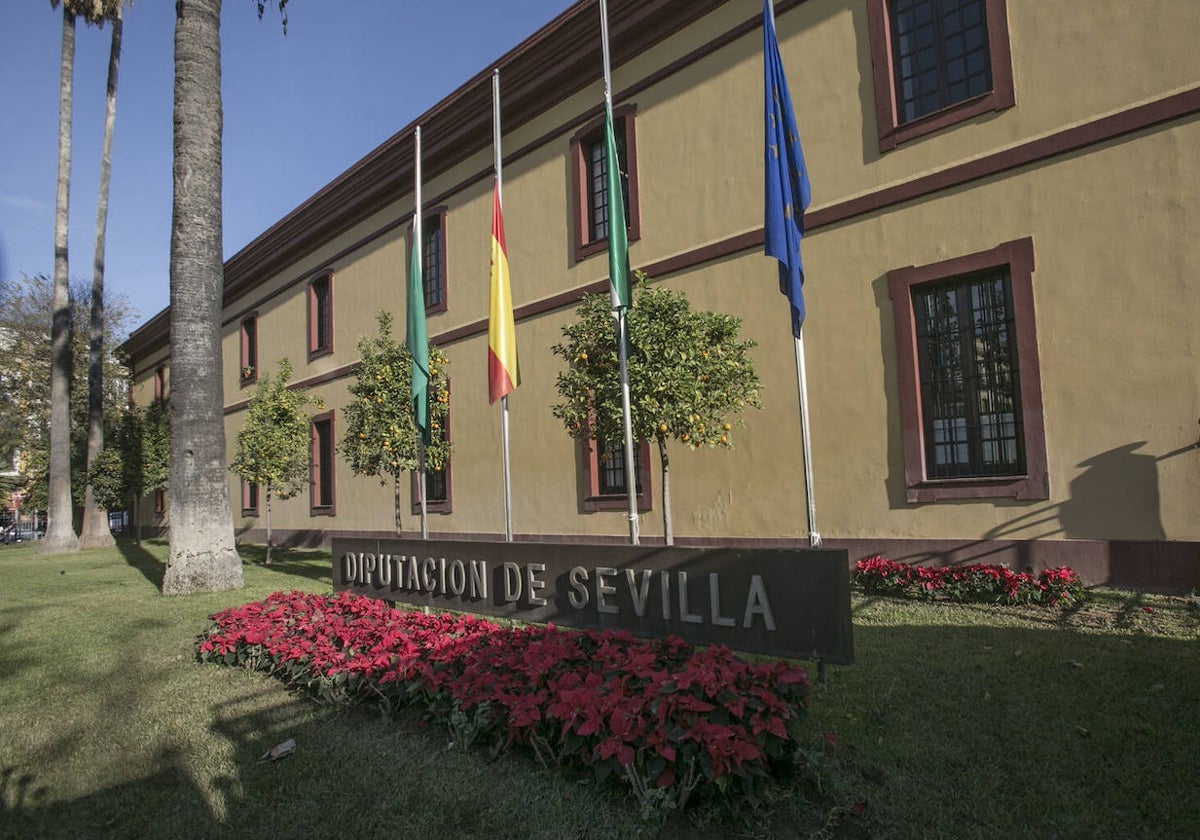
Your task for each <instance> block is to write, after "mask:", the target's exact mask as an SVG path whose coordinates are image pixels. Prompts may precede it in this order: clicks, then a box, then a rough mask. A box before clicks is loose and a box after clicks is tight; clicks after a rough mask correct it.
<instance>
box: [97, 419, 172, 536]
mask: <svg viewBox="0 0 1200 840" xmlns="http://www.w3.org/2000/svg"><path fill="white" fill-rule="evenodd" d="M170 454H171V412H170V410H169V409H168V408H167V406H166V404H165V403H161V402H156V403H152V404H151V405H150V407H149V408H141V407H140V406H133V407H131V408H130V409H129V410H128V411H127V412H126V413H125V414H124V415H122V416H121V419H120V421H119V422H118V423H117V425H116V427H115V428H113V429H112V430H111V432H109V433H108V434H106V436H105V439H104V449H102V450H101V451H100V455H99V456H98V457H97V458H96V463H95V464H94V465H93V466H92V468H91V470H89V471H88V482H89V483H90V485H91V487H92V490H93V492H94V493H95V494H96V500H97V501H98V502H99V503H100V505H101V506H103V507H104V508H105V509H106V510H117V509H119V508H121V507H123V506H124V505H125V504H126V503H127V502H128V501H130V500H132V508H133V509H132V511H131V513H132V517H133V527H134V531H133V533H134V541H135V542H136V543H137V544H138V545H141V544H142V517H141V499H142V497H143V496H145V495H147V494H148V493H154V492H157V491H159V490H166V489H167V482H168V481H169V479H170V470H169V468H168V467H169V460H170Z"/></svg>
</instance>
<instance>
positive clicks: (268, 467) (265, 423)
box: [229, 358, 325, 564]
mask: <svg viewBox="0 0 1200 840" xmlns="http://www.w3.org/2000/svg"><path fill="white" fill-rule="evenodd" d="M291 378H292V363H291V362H290V361H288V360H287V359H286V358H283V359H280V360H279V372H278V374H276V376H275V377H274V378H272V377H271V375H270V374H269V373H262V374H261V375H260V376H259V377H258V384H257V385H255V386H254V393H253V394H252V395H251V396H250V405H249V406H248V407H247V409H246V422H245V424H244V425H243V426H242V428H241V431H239V432H238V436H237V451H236V452H235V453H234V456H233V461H232V462H231V463H230V465H229V469H230V470H232V471H233V473H234V474H235V475H237V477H238V478H240V479H242V480H243V481H247V482H249V483H251V484H257V485H258V486H259V487H261V488H262V489H263V492H264V494H265V496H266V514H267V515H266V524H267V557H266V560H265V562H266V563H267V564H270V562H271V548H272V541H271V500H272V499H273V498H280V499H290V498H291V497H292V496H295V495H296V494H297V493H299V492H300V490H301V489H303V487H304V485H305V483H306V480H307V479H308V474H309V472H308V471H309V463H310V461H309V458H310V453H309V442H310V440H311V438H310V435H311V431H310V429H311V424H312V418H311V417H309V415H308V413H307V411H306V409H307V407H308V406H309V405H315V406H316V407H317V408H324V407H325V403H324V402H323V401H322V400H320V399H319V398H316V397H312V396H309V394H308V392H307V391H306V390H305V389H303V388H297V387H295V386H289V385H288V380H290V379H291Z"/></svg>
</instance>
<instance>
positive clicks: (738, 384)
mask: <svg viewBox="0 0 1200 840" xmlns="http://www.w3.org/2000/svg"><path fill="white" fill-rule="evenodd" d="M638 280H639V282H638V286H637V295H636V300H635V304H634V306H633V307H631V308H630V310H629V321H628V323H629V343H630V350H629V364H628V368H629V392H630V404H631V406H632V415H633V438H634V440H635V441H638V440H651V439H653V440H656V441H657V442H658V452H659V456H660V458H661V461H662V487H663V490H662V504H663V529H664V532H665V534H666V540H667V544H668V545H673V544H674V542H675V534H674V528H673V525H672V520H671V484H670V470H669V465H670V462H669V460H668V458H667V440H668V439H673V440H677V441H679V442H680V443H682V444H683V445H684V446H687V447H688V448H689V449H698V448H700V447H702V446H703V447H709V448H723V449H729V448H731V447H732V446H733V425H734V424H735V423H736V424H738V425H741V423H742V421H741V420H740V419H737V420H734V421H733V422H731V421H730V419H729V418H730V416H732V415H734V414H736V413H737V412H740V411H742V410H743V409H745V408H747V407H750V406H752V407H754V408H760V407H761V402H760V401H759V396H758V391H759V388H760V387H761V386H760V383H759V380H758V374H757V373H755V371H754V365H753V363H752V362H751V359H750V354H749V351H750V349H751V348H752V347H754V346H755V343H754V342H753V341H751V340H745V341H742V340H740V339H739V338H738V331H739V330H740V329H741V324H742V322H741V319H739V318H735V317H733V316H731V315H721V314H718V313H715V312H697V311H694V310H693V309H692V308H691V304H690V303H689V302H688V299H687V297H686V296H685V295H684V294H683V292H678V291H673V290H671V289H667V288H662V287H660V288H654V287H652V286H651V285H650V283H649V281H648V279H647V278H646V277H645V275H643V274H640V273H639V274H638ZM576 314H577V315H578V320H576V321H575V323H573V324H569V325H567V326H565V327H563V330H562V332H563V338H564V340H563V341H561V342H559V343H558V344H555V345H554V347H553V348H552V349H553V351H554V353H555V355H557V356H559V357H561V358H562V359H564V360H565V361H566V362H567V365H568V367H567V370H566V371H563V372H562V373H560V374H559V375H558V381H557V385H558V393H559V396H560V397H561V398H562V401H561V402H560V403H558V404H557V405H555V406H554V407H553V412H554V416H555V417H557V418H559V419H560V420H562V421H563V424H564V425H565V426H566V428H567V431H568V432H569V433H570V435H571V436H572V437H573V438H576V439H578V440H585V439H587V440H593V441H594V440H597V439H599V440H603V441H617V440H622V439H623V436H624V431H623V429H622V423H621V372H620V364H619V362H618V359H617V347H616V338H615V335H614V329H613V319H612V313H611V305H610V302H609V295H608V293H607V292H606V293H604V294H597V295H587V296H585V297H584V300H583V303H582V304H581V305H580V307H579V309H578V310H577V312H576ZM601 454H603V453H601ZM625 478H626V486H627V487H632V485H633V476H626V477H625Z"/></svg>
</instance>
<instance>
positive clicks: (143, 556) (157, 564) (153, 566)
mask: <svg viewBox="0 0 1200 840" xmlns="http://www.w3.org/2000/svg"><path fill="white" fill-rule="evenodd" d="M148 545H149V546H155V547H157V548H159V549H165V548H166V546H167V541H166V540H157V539H156V540H146V539H144V540H142V542H141V544H140V545H138V544H137V543H134V542H133V541H132V540H128V539H119V540H117V551H119V552H121V556H122V557H124V558H125V562H126V563H128V564H129V565H130V566H132V567H133V568H135V569H137V570H138V571H139V572H141V573H142V577H144V578H145V579H146V580H148V581H150V583H152V584H154V588H155V589H162V582H163V576H164V575H165V574H166V572H167V564H166V562H165V561H164V560H163V558H162V557H161V556H160V555H156V554H154V553H152V552H151V551H150V550H149V549H148V548H147V546H148Z"/></svg>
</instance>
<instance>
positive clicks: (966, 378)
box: [888, 239, 1050, 502]
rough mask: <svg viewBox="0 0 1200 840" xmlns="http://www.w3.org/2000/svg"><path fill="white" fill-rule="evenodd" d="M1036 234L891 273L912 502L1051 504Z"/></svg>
mask: <svg viewBox="0 0 1200 840" xmlns="http://www.w3.org/2000/svg"><path fill="white" fill-rule="evenodd" d="M1032 275H1033V240H1032V239H1020V240H1016V241H1013V242H1008V243H1005V244H1004V245H1000V246H999V247H997V248H995V249H993V250H991V251H985V252H982V253H979V254H972V255H970V256H966V257H958V258H956V259H952V260H946V261H944V262H940V263H935V264H933V265H928V266H923V267H920V268H913V267H909V268H903V269H899V270H896V271H892V272H889V273H888V285H889V290H890V293H891V298H892V307H893V312H894V314H895V322H896V342H897V351H898V367H899V380H900V411H901V419H902V425H903V441H904V462H905V483H906V486H907V496H908V501H910V502H925V501H937V500H938V499H963V498H989V497H990V498H1005V497H1007V498H1015V499H1046V498H1049V493H1050V487H1049V479H1048V475H1047V467H1046V439H1045V431H1044V426H1043V422H1042V387H1041V372H1040V368H1039V364H1038V352H1037V332H1036V327H1035V324H1034V317H1033V283H1032Z"/></svg>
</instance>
